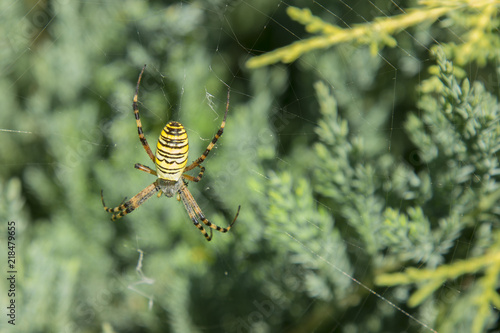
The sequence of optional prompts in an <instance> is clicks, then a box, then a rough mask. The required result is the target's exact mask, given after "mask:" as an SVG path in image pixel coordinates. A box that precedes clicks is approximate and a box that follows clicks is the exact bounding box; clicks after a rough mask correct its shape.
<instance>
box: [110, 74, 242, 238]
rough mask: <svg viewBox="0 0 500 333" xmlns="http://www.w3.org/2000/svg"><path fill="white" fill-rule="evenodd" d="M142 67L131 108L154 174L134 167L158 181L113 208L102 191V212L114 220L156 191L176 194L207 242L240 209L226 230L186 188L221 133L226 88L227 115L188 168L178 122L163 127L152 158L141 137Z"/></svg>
mask: <svg viewBox="0 0 500 333" xmlns="http://www.w3.org/2000/svg"><path fill="white" fill-rule="evenodd" d="M145 68H146V65H144V67H143V68H142V71H141V73H140V74H139V79H138V80H137V86H136V88H135V95H134V101H133V104H132V107H133V109H134V115H135V120H136V122H137V132H138V133H139V140H141V143H142V146H143V147H144V149H145V150H146V153H148V156H149V157H150V158H151V160H152V161H153V162H154V164H155V166H156V171H155V170H153V169H151V168H149V167H147V166H145V165H142V164H139V163H137V164H136V165H135V168H136V169H139V170H142V171H145V172H147V173H150V174H152V175H155V176H157V177H158V179H156V181H155V182H154V183H153V184H151V185H149V186H148V187H146V188H145V189H144V190H142V191H141V192H139V193H138V194H137V195H136V196H134V197H133V198H132V199H130V200H129V201H127V202H125V203H122V204H121V205H119V206H117V207H114V208H109V207H106V204H105V203H104V198H103V192H102V190H101V200H102V205H103V206H104V210H105V211H107V212H108V213H112V214H113V215H112V217H111V220H113V221H114V220H117V219H119V218H121V217H123V216H125V215H127V214H129V213H131V212H132V211H134V209H136V208H137V207H139V206H140V205H142V204H143V203H144V202H145V201H146V200H147V199H149V198H150V197H151V196H153V194H155V193H156V192H158V197H160V196H161V194H162V193H163V194H165V196H167V197H169V198H170V197H173V196H174V194H176V193H177V200H179V201H180V200H182V203H183V204H184V207H185V208H186V211H187V212H188V214H189V217H190V218H191V221H193V223H194V225H195V226H196V227H197V228H198V229H199V230H200V231H201V233H202V234H203V235H204V236H205V238H206V239H207V241H210V240H211V239H212V229H215V230H217V231H220V232H228V231H229V229H231V227H232V226H233V224H234V222H236V219H237V218H238V214H239V213H240V206H238V211H237V212H236V216H235V217H234V219H233V221H232V222H231V224H230V225H229V226H228V227H227V228H221V227H219V226H217V225H215V224H213V223H211V222H210V221H209V220H207V218H206V217H205V215H204V214H203V212H202V211H201V209H200V206H198V204H197V203H196V201H195V200H194V198H193V196H192V195H191V193H190V192H189V190H188V188H187V181H188V180H189V181H192V182H199V181H200V179H201V177H203V172H204V171H205V168H204V167H203V166H201V163H203V161H204V160H205V158H207V156H208V154H209V153H210V151H211V150H212V148H213V147H214V145H215V143H216V142H217V140H218V139H219V138H220V136H221V135H222V132H223V131H224V126H225V125H226V117H227V111H228V109H229V91H230V90H229V87H228V90H227V102H226V113H225V114H224V119H223V120H222V124H221V125H220V128H219V131H218V132H217V133H216V134H215V136H214V138H213V139H212V142H210V144H209V145H208V147H207V149H206V150H205V152H204V153H203V155H201V156H200V157H199V158H198V159H197V160H196V161H194V162H193V163H191V164H190V165H189V166H186V163H187V157H188V150H189V145H188V137H187V133H186V130H185V129H184V126H182V125H181V123H179V122H177V121H171V122H169V123H168V124H167V125H165V127H164V128H163V130H162V131H161V134H160V138H159V139H158V143H157V144H156V154H155V155H153V152H152V151H151V148H150V147H149V144H148V142H147V140H146V137H145V136H144V133H143V131H142V124H141V119H140V118H139V109H138V106H137V95H138V94H139V84H140V82H141V78H142V74H143V73H144V70H145ZM196 167H198V168H200V173H199V174H198V176H196V177H193V176H190V175H187V174H186V172H187V171H190V170H192V169H194V168H196ZM200 221H201V222H203V223H204V224H205V225H206V226H208V227H210V228H211V229H210V235H209V234H208V233H207V232H206V231H205V229H204V228H203V225H202V224H201V223H200Z"/></svg>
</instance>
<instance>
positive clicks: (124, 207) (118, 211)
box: [101, 181, 159, 221]
mask: <svg viewBox="0 0 500 333" xmlns="http://www.w3.org/2000/svg"><path fill="white" fill-rule="evenodd" d="M158 190H159V188H158V186H157V183H156V181H155V182H154V183H153V184H151V185H149V186H148V187H146V188H145V189H144V190H142V191H141V192H139V193H137V194H136V195H135V196H134V197H133V198H132V199H130V200H129V201H127V202H125V203H123V204H121V205H119V206H116V207H114V208H109V207H107V206H106V204H105V203H104V196H103V191H102V190H101V201H102V205H103V207H104V210H105V211H107V212H108V213H112V214H113V215H112V216H111V220H113V221H115V220H117V219H119V218H122V217H124V216H125V215H127V214H129V213H131V212H133V211H134V209H136V208H137V207H139V206H140V205H142V204H143V203H144V202H145V201H146V200H148V199H149V198H151V196H152V195H153V194H155V193H156V192H157V191H158Z"/></svg>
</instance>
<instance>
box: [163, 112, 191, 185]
mask: <svg viewBox="0 0 500 333" xmlns="http://www.w3.org/2000/svg"><path fill="white" fill-rule="evenodd" d="M188 149H189V145H188V137H187V133H186V130H185V129H184V126H182V124H181V123H179V122H176V121H171V122H169V123H168V124H167V125H165V127H164V128H163V130H162V131H161V134H160V138H159V139H158V144H157V145H156V173H157V174H158V178H162V179H168V180H172V181H177V180H179V178H181V176H182V173H183V172H184V168H186V163H187V158H188Z"/></svg>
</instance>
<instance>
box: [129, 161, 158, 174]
mask: <svg viewBox="0 0 500 333" xmlns="http://www.w3.org/2000/svg"><path fill="white" fill-rule="evenodd" d="M134 168H136V169H138V170H141V171H144V172H147V173H150V174H152V175H153V176H157V174H156V171H155V170H153V169H151V168H150V167H148V166H146V165H144V164H141V163H136V164H135V165H134Z"/></svg>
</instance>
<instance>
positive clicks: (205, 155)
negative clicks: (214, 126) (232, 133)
mask: <svg viewBox="0 0 500 333" xmlns="http://www.w3.org/2000/svg"><path fill="white" fill-rule="evenodd" d="M230 92H231V89H230V88H229V86H227V101H226V112H225V113H224V119H223V120H222V124H221V125H220V128H219V130H218V131H217V133H216V134H215V136H214V138H213V139H212V141H211V142H210V143H209V144H208V146H207V149H205V152H204V153H203V155H201V156H200V157H199V158H198V159H197V160H196V161H194V162H193V163H191V164H190V165H189V166H187V167H186V169H185V170H184V171H189V170H191V169H194V168H196V167H197V166H198V165H200V164H201V163H203V161H204V160H205V158H207V156H208V154H209V153H210V151H211V150H212V148H213V147H214V146H215V143H216V142H217V140H219V138H220V137H221V135H222V133H223V132H224V126H226V118H227V112H228V110H229V94H230Z"/></svg>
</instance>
